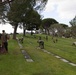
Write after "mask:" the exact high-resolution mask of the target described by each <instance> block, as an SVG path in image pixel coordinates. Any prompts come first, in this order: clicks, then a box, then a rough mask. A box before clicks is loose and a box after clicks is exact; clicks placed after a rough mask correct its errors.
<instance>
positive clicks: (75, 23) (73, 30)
mask: <svg viewBox="0 0 76 75" xmlns="http://www.w3.org/2000/svg"><path fill="white" fill-rule="evenodd" d="M69 23H70V24H71V25H72V27H71V34H72V36H73V37H76V16H75V17H74V18H73V19H72V20H71V21H70V22H69Z"/></svg>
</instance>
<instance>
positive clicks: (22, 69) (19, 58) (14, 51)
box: [0, 35, 76, 75]
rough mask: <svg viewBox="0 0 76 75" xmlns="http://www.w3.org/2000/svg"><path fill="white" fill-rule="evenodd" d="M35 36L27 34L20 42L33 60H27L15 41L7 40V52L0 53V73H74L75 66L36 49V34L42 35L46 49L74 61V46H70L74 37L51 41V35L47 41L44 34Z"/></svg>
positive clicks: (28, 74) (73, 74)
mask: <svg viewBox="0 0 76 75" xmlns="http://www.w3.org/2000/svg"><path fill="white" fill-rule="evenodd" d="M36 36H37V38H34V37H33V36H31V37H30V35H28V36H27V37H25V38H24V43H23V44H22V45H23V49H25V50H26V51H27V53H28V54H29V55H30V56H31V58H32V59H33V60H34V62H27V61H26V59H25V58H24V56H23V54H22V53H21V50H20V48H19V46H18V43H17V41H16V40H12V39H10V40H9V53H8V54H3V55H2V54H1V55H0V75H76V67H73V66H71V65H69V64H68V63H65V62H63V61H61V60H59V59H57V58H55V57H54V56H52V55H51V54H47V53H44V52H43V51H42V50H41V49H37V47H38V43H37V39H38V36H42V39H43V40H44V42H45V49H46V50H47V51H49V52H52V53H54V54H57V55H59V56H61V57H63V58H65V59H67V60H69V61H71V62H74V63H76V47H74V46H72V42H74V41H76V39H66V38H58V42H57V43H53V42H52V39H51V36H49V40H48V41H46V40H45V38H44V37H45V35H36Z"/></svg>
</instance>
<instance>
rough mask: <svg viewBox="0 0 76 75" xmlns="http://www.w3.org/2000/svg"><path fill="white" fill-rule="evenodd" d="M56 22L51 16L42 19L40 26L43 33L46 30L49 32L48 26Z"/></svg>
mask: <svg viewBox="0 0 76 75" xmlns="http://www.w3.org/2000/svg"><path fill="white" fill-rule="evenodd" d="M56 23H58V22H57V21H56V20H55V19H53V18H46V19H43V20H42V27H43V28H44V29H45V33H46V32H47V31H48V34H49V28H50V26H51V25H52V24H56Z"/></svg>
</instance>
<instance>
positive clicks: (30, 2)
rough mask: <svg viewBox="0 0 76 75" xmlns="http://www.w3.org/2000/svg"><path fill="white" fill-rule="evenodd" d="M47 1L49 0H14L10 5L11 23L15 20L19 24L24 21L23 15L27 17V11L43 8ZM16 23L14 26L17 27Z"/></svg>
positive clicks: (9, 17) (9, 16) (9, 15)
mask: <svg viewBox="0 0 76 75" xmlns="http://www.w3.org/2000/svg"><path fill="white" fill-rule="evenodd" d="M46 3H47V0H14V1H13V2H12V3H11V5H10V11H9V12H8V19H9V21H10V22H11V23H13V22H14V23H16V25H17V26H18V24H19V23H20V22H23V17H26V15H27V13H29V12H31V11H32V10H35V9H36V10H38V9H39V10H41V9H43V8H44V6H45V5H46ZM16 25H14V28H16V27H17V26H16ZM16 30H17V29H16ZM14 34H16V32H15V33H14ZM14 38H16V37H14Z"/></svg>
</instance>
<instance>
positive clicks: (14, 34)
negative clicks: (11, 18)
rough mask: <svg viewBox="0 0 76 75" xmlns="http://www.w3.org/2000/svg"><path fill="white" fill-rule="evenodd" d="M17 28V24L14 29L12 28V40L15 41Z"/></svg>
mask: <svg viewBox="0 0 76 75" xmlns="http://www.w3.org/2000/svg"><path fill="white" fill-rule="evenodd" d="M17 27H18V24H16V25H15V27H14V33H13V39H16V31H17Z"/></svg>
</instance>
